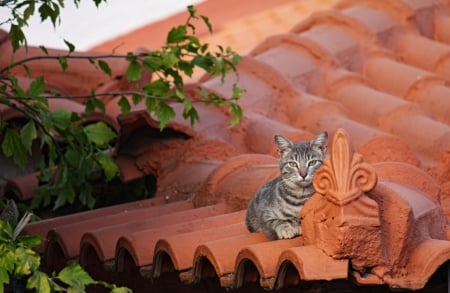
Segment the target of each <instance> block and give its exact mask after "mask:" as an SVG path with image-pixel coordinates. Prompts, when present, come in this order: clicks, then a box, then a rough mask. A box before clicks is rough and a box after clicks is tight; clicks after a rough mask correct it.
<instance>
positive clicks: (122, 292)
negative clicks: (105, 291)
mask: <svg viewBox="0 0 450 293" xmlns="http://www.w3.org/2000/svg"><path fill="white" fill-rule="evenodd" d="M131 292H133V291H131V289H130V288H127V287H114V288H113V289H112V290H111V293H131Z"/></svg>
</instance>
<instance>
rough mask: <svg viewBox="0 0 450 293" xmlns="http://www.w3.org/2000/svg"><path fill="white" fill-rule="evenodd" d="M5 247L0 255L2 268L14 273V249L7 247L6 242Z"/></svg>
mask: <svg viewBox="0 0 450 293" xmlns="http://www.w3.org/2000/svg"><path fill="white" fill-rule="evenodd" d="M3 247H4V249H2V250H3V251H2V254H1V257H0V270H1V269H5V270H6V271H7V272H9V273H10V274H11V275H12V273H13V272H14V267H15V264H16V256H15V254H14V249H12V248H9V247H7V246H6V245H5V244H3Z"/></svg>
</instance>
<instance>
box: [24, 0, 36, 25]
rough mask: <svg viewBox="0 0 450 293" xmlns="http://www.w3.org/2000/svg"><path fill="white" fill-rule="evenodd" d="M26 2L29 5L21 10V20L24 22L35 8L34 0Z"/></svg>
mask: <svg viewBox="0 0 450 293" xmlns="http://www.w3.org/2000/svg"><path fill="white" fill-rule="evenodd" d="M28 3H29V5H28V6H27V8H25V10H24V11H23V20H24V21H25V22H26V21H28V19H30V17H31V16H32V15H33V14H34V9H35V5H34V1H29V2H28Z"/></svg>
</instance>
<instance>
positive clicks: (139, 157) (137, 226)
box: [1, 0, 450, 290]
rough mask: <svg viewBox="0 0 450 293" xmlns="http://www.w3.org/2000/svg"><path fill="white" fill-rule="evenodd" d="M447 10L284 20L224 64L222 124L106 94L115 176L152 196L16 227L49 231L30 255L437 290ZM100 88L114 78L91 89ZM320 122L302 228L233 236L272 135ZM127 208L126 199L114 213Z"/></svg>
mask: <svg viewBox="0 0 450 293" xmlns="http://www.w3.org/2000/svg"><path fill="white" fill-rule="evenodd" d="M208 2H209V1H208ZM214 2H215V1H214ZM217 3H218V2H217ZM217 3H216V2H215V4H217ZM302 3H303V2H302ZM210 5H212V4H210ZM267 5H268V4H267ZM289 7H291V6H289ZM292 7H293V6H292ZM224 15H225V14H224ZM273 17H276V13H275V14H272V15H270V16H268V17H267V19H269V18H273ZM258 19H260V21H263V20H264V18H258ZM449 19H450V18H449V17H448V4H447V3H443V2H442V3H441V2H437V1H425V0H403V1H350V0H349V1H341V2H340V4H339V5H338V6H337V10H330V11H324V12H320V13H316V14H314V15H311V16H310V17H309V18H308V19H306V20H301V19H298V20H296V21H295V25H293V28H292V29H291V30H290V31H289V32H288V31H286V30H285V31H283V34H281V35H276V36H270V37H269V38H267V39H266V40H265V41H263V42H262V43H261V44H259V45H258V46H256V48H255V49H253V50H252V51H251V53H250V54H249V55H248V56H245V57H244V59H243V60H242V62H241V63H240V64H239V65H238V67H237V70H238V72H239V84H240V85H241V86H242V87H244V88H246V89H247V92H246V93H245V95H244V97H243V98H242V100H241V106H242V107H243V109H244V113H245V117H244V119H243V121H242V123H241V124H240V125H238V126H237V127H235V128H232V129H230V128H228V119H229V114H228V113H227V110H226V109H221V108H210V107H209V108H206V107H202V106H199V108H198V110H199V112H200V116H201V117H202V119H201V121H200V122H199V123H198V124H197V125H196V126H195V127H194V128H193V129H191V128H190V125H189V123H188V122H186V121H184V120H183V119H181V118H179V117H177V118H176V119H175V120H174V121H172V122H171V124H169V125H168V128H167V129H166V130H164V131H163V132H159V125H158V123H157V121H156V120H155V119H154V117H152V116H151V115H148V114H147V113H145V107H144V106H143V105H136V106H135V107H133V109H132V111H131V112H130V113H129V114H128V115H118V113H119V112H118V108H117V106H116V105H114V103H113V102H114V99H115V98H114V97H109V98H108V99H107V101H108V105H107V109H108V112H107V113H108V115H109V117H112V120H114V119H116V118H117V121H118V126H119V127H117V128H116V129H117V130H118V131H119V133H120V140H119V142H118V148H117V153H118V162H119V165H120V166H121V170H123V171H124V172H123V177H122V180H123V181H124V182H128V181H130V180H133V179H137V178H141V177H144V176H153V177H154V178H155V180H156V181H157V191H156V198H155V199H153V200H150V201H143V202H140V203H133V204H132V205H130V206H128V205H122V206H119V207H111V208H106V209H101V210H99V211H91V212H86V213H81V214H78V215H72V216H67V217H62V218H59V219H54V220H48V221H43V222H40V223H33V224H31V225H29V227H27V228H26V232H27V233H38V234H41V235H44V236H45V235H46V234H47V231H49V230H51V232H49V233H48V235H49V239H48V240H50V241H49V242H47V247H46V253H45V255H44V260H47V263H48V264H49V265H50V266H54V267H58V266H62V265H63V264H64V262H65V261H67V258H68V257H71V258H76V257H79V258H80V261H81V263H82V264H83V265H84V266H85V267H86V268H87V269H88V270H89V272H91V273H94V274H96V275H99V276H100V275H101V276H104V277H108V275H109V277H111V274H112V275H113V276H116V277H117V278H120V281H121V282H123V283H124V284H127V285H130V286H133V282H135V281H136V282H137V281H139V282H138V284H139V285H138V286H149V287H150V286H154V284H155V283H157V282H158V280H162V279H164V278H165V276H167V275H176V276H177V280H178V281H179V282H186V283H192V284H191V285H189V286H195V285H196V284H197V285H198V283H202V282H203V281H204V280H206V279H209V278H213V279H214V278H215V279H216V280H217V284H218V286H222V287H226V288H238V289H239V288H242V290H244V287H245V286H247V285H248V283H254V284H259V285H260V286H261V287H264V288H266V289H272V288H286V287H288V286H296V285H301V284H302V283H304V282H309V281H316V280H338V279H348V280H351V281H352V282H354V283H356V284H359V285H384V286H390V287H392V288H408V289H414V290H415V289H420V288H422V287H424V286H426V285H427V284H429V283H431V285H433V284H436V282H438V285H442V284H441V283H445V284H444V285H443V286H445V285H446V282H447V280H444V281H443V280H442V278H440V274H441V273H442V272H443V271H444V270H445V263H447V262H448V260H449V259H450V254H449V251H450V250H449V249H450V245H449V243H450V241H449V239H450V228H449V225H448V223H447V222H448V219H449V217H450V216H449V215H450V208H449V204H450V184H449V183H448V181H449V180H450V177H449V176H450V175H449V174H450V167H449V162H450V125H449V123H450V121H449V120H448V119H449V118H448V117H449V115H448V113H450V112H449V110H448V109H450V103H449V102H448V101H447V100H448V99H447V97H448V88H447V81H446V80H447V79H448V77H449V76H448V61H447V60H448V56H449V54H448V52H450V51H449V50H448V48H449V47H448V46H449V44H450V35H449V34H448V29H447V26H448V25H447V24H449V23H450V21H449ZM245 21H246V20H245V19H242V20H240V22H239V23H241V24H242V23H245ZM248 23H252V22H248ZM262 27H263V26H262ZM249 39H250V38H249ZM3 45H5V43H3ZM1 48H3V47H1ZM118 68H120V66H118ZM44 69H45V68H44ZM44 69H42V70H44ZM44 71H45V70H44ZM119 71H120V70H119ZM89 74H90V72H89ZM148 78H150V77H148ZM24 82H27V81H26V80H24ZM234 82H236V77H235V76H232V75H231V76H228V77H227V78H226V79H225V83H224V84H223V85H222V84H221V82H220V78H211V77H209V76H203V77H202V78H201V79H200V81H199V82H198V83H197V84H193V85H192V86H190V87H188V89H187V92H186V94H187V95H188V96H189V97H191V98H193V99H195V98H196V96H197V95H198V91H197V90H196V87H197V86H198V85H202V86H204V87H205V88H206V90H208V91H211V92H215V93H218V94H222V95H228V93H229V92H230V90H231V87H232V84H233V83H234ZM63 85H64V84H63ZM73 86H75V85H73ZM115 86H117V87H119V88H120V87H121V86H124V87H126V86H127V85H118V84H108V85H106V83H105V85H103V87H102V86H99V88H102V90H103V89H110V88H113V87H115ZM64 89H65V90H66V88H64ZM71 94H73V93H71ZM174 107H175V110H176V112H177V113H181V110H182V109H181V107H182V106H180V105H174ZM12 114H14V113H12ZM338 128H343V129H345V130H337V131H336V129H338ZM324 129H325V130H327V131H328V132H329V134H330V136H331V137H333V139H332V140H331V141H332V142H331V143H330V148H329V149H330V158H328V159H326V161H325V164H324V167H323V168H322V169H321V170H320V171H318V173H317V174H316V177H315V180H314V184H315V187H316V190H317V193H316V194H315V195H314V196H313V197H312V198H311V199H310V200H309V201H308V202H307V204H306V205H305V207H304V209H303V211H302V213H301V217H302V226H303V237H300V238H296V239H293V240H289V241H267V239H266V238H265V236H263V235H262V234H250V233H248V232H247V231H246V229H245V226H244V224H243V215H244V214H245V212H244V209H245V208H246V204H247V202H248V200H249V199H250V198H251V197H252V196H253V194H254V192H255V191H256V190H257V189H258V188H259V186H260V185H261V184H263V183H264V182H266V181H268V180H269V179H271V178H274V177H275V176H277V175H278V166H277V165H278V162H277V160H276V158H275V157H274V156H275V154H276V151H275V147H274V145H273V135H274V134H276V133H282V134H284V135H286V136H287V137H290V138H291V139H293V140H305V139H309V138H311V137H312V136H313V134H314V133H317V132H319V131H322V130H324ZM349 137H351V139H350V138H349ZM353 146H354V147H353ZM363 159H364V160H363ZM364 161H365V162H368V163H370V164H368V163H365V162H364ZM186 198H189V199H191V200H192V202H190V201H189V202H187V201H184V199H186ZM172 201H174V202H172ZM167 202H170V203H167ZM141 203H142V204H143V205H148V206H146V207H139V206H137V205H139V204H141ZM178 205H181V206H182V208H181V210H177V209H175V207H177V206H178ZM149 206H153V207H152V208H151V207H149ZM128 207H129V208H130V209H131V208H135V209H137V210H134V211H133V210H132V211H130V212H128V213H127V214H125V213H123V210H124V209H128ZM157 211H159V212H157ZM150 212H151V213H152V214H149V213H150ZM158 213H167V215H161V214H159V216H157V214H158ZM134 214H136V215H139V216H138V220H133V218H131V217H130V215H134ZM108 221H109V222H108ZM75 222H76V223H78V224H74V223H75ZM73 236H76V237H75V239H74V238H71V237H73ZM70 239H74V240H73V241H72V242H70ZM80 240H81V245H80ZM40 249H41V250H40V251H41V252H42V247H41V248H40ZM268 252H270V253H268ZM116 268H117V269H116ZM445 275H446V274H445ZM119 276H121V277H119ZM432 276H433V277H432ZM148 277H156V279H154V280H148V279H146V278H148ZM436 279H437V280H438V281H436ZM174 286H177V285H174ZM178 286H181V285H178ZM146 288H147V287H146ZM155 288H156V287H155ZM191 288H193V287H191ZM245 288H246V287H245ZM376 288H385V287H376ZM439 288H441V287H439ZM138 289H141V288H140V287H139V288H138ZM364 289H365V287H361V290H364Z"/></svg>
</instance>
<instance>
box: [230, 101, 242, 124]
mask: <svg viewBox="0 0 450 293" xmlns="http://www.w3.org/2000/svg"><path fill="white" fill-rule="evenodd" d="M229 112H230V113H232V114H233V118H231V121H230V126H231V127H234V126H236V125H237V124H238V123H239V121H241V119H242V115H243V113H242V108H241V107H240V106H239V105H238V104H234V103H231V104H230V108H229Z"/></svg>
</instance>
